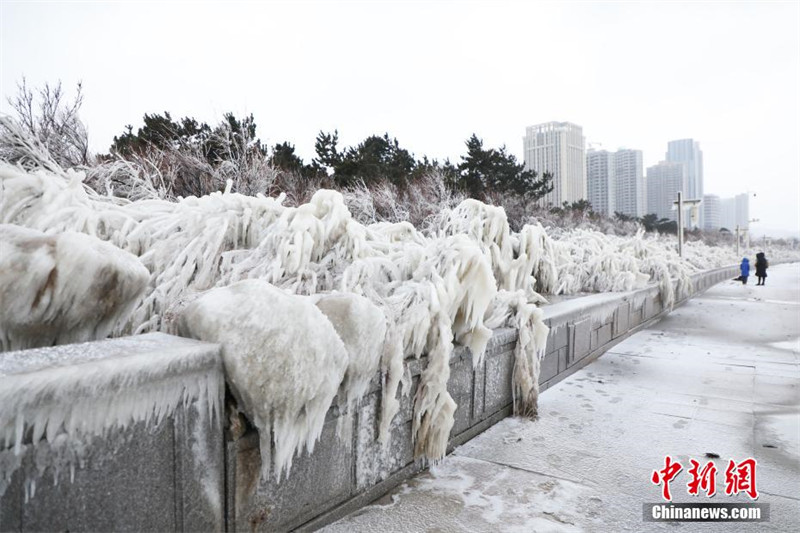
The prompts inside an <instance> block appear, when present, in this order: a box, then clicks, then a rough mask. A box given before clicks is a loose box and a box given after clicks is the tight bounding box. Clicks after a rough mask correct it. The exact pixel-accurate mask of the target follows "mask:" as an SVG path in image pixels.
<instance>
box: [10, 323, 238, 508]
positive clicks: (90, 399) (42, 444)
mask: <svg viewBox="0 0 800 533" xmlns="http://www.w3.org/2000/svg"><path fill="white" fill-rule="evenodd" d="M220 370H221V369H220V363H219V360H218V358H217V357H216V352H215V351H214V350H209V349H208V346H205V345H201V344H199V343H197V342H195V341H192V340H189V339H178V338H175V337H168V336H166V335H163V334H161V333H152V334H149V335H144V336H138V337H128V338H124V339H114V340H107V341H104V342H99V343H89V344H77V345H66V346H58V347H55V348H51V349H48V350H25V351H14V352H6V353H4V354H2V358H0V405H2V409H0V495H2V492H3V490H4V488H5V487H4V486H5V484H7V483H8V482H9V481H10V479H11V475H12V474H13V473H14V471H15V470H16V469H17V468H18V467H19V466H20V462H21V460H22V457H23V455H24V453H25V451H26V450H27V448H28V447H30V446H35V456H34V460H35V462H36V466H37V471H38V472H39V474H40V475H41V473H42V472H43V471H44V470H45V469H47V468H52V469H53V471H54V479H55V481H56V482H57V481H58V475H59V472H60V471H63V470H67V469H69V470H70V471H71V472H72V473H73V474H74V468H75V466H76V465H78V464H80V463H81V462H82V461H83V459H84V455H85V453H84V452H85V448H86V446H87V445H88V443H89V441H90V439H91V438H93V437H98V436H99V437H103V438H106V439H107V438H109V437H110V436H111V435H112V434H118V433H119V431H121V430H125V429H127V428H130V427H131V426H132V425H134V424H136V423H138V422H143V423H145V424H146V425H148V426H152V425H157V424H159V423H160V422H161V421H162V420H164V419H165V418H166V417H169V416H170V415H171V414H172V413H173V412H174V410H175V409H176V408H177V407H178V406H181V405H183V406H186V405H189V404H191V403H194V402H199V404H201V405H203V406H205V407H206V410H205V411H203V412H201V413H200V414H201V416H203V417H208V420H213V419H215V418H216V420H219V419H220V418H219V417H220V407H221V406H220V404H219V401H218V398H221V397H222V387H223V383H222V380H221V375H222V373H221V371H220ZM29 482H31V483H33V485H32V486H31V487H29V495H31V496H32V495H33V494H31V493H32V492H35V479H32V480H29Z"/></svg>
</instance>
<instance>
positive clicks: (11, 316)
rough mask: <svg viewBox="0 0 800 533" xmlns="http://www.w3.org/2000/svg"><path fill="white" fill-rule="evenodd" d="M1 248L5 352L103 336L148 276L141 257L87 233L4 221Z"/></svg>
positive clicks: (0, 337) (0, 319)
mask: <svg viewBox="0 0 800 533" xmlns="http://www.w3.org/2000/svg"><path fill="white" fill-rule="evenodd" d="M0 249H2V253H0V300H2V302H3V304H2V306H0V351H9V350H21V349H26V348H35V347H39V346H53V345H56V344H68V343H74V342H83V341H89V340H96V339H103V338H105V337H107V336H108V334H109V333H111V331H112V329H113V328H114V326H115V325H116V324H117V323H118V322H119V321H121V320H123V319H125V318H126V317H127V316H128V315H129V314H130V312H131V310H132V309H133V306H134V304H135V303H136V301H137V300H138V298H139V297H140V296H141V295H142V293H143V292H144V290H145V286H146V284H147V280H148V278H149V272H148V271H147V269H146V268H145V267H144V266H143V265H142V264H141V263H140V262H139V260H138V259H137V258H136V257H135V256H133V255H132V254H130V253H128V252H125V251H123V250H120V249H119V248H117V247H115V246H113V245H111V244H109V243H107V242H103V241H101V240H100V239H97V238H96V237H91V236H89V235H85V234H82V233H75V232H71V231H70V232H65V233H61V234H58V235H45V234H44V233H42V232H40V231H36V230H32V229H28V228H23V227H20V226H13V225H10V224H0ZM23 288H24V290H23Z"/></svg>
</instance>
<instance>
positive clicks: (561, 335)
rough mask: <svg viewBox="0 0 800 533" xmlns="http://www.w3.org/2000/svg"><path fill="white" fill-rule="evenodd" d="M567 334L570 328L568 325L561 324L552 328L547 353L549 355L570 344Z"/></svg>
mask: <svg viewBox="0 0 800 533" xmlns="http://www.w3.org/2000/svg"><path fill="white" fill-rule="evenodd" d="M567 332H568V328H567V324H565V323H559V324H556V325H554V326H550V334H549V335H548V336H547V348H546V351H547V352H548V353H549V352H552V351H554V350H558V349H559V348H563V347H564V346H566V345H567V342H568V341H567Z"/></svg>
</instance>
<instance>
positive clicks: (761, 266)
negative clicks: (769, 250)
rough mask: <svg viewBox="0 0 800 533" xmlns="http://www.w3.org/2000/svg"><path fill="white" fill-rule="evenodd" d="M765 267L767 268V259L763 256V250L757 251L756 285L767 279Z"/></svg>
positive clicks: (762, 283)
mask: <svg viewBox="0 0 800 533" xmlns="http://www.w3.org/2000/svg"><path fill="white" fill-rule="evenodd" d="M767 268H769V261H767V258H766V257H765V256H764V252H758V253H757V254H756V277H757V278H758V283H756V285H764V282H765V281H767Z"/></svg>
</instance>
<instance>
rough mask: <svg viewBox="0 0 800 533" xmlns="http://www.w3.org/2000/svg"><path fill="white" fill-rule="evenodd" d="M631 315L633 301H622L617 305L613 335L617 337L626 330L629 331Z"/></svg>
mask: <svg viewBox="0 0 800 533" xmlns="http://www.w3.org/2000/svg"><path fill="white" fill-rule="evenodd" d="M630 316H631V303H630V302H622V303H621V304H619V305H618V306H617V310H616V311H614V321H613V328H612V332H613V337H614V338H615V339H616V338H617V337H619V336H620V335H622V334H623V333H625V332H626V331H628V329H629V327H630Z"/></svg>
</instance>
